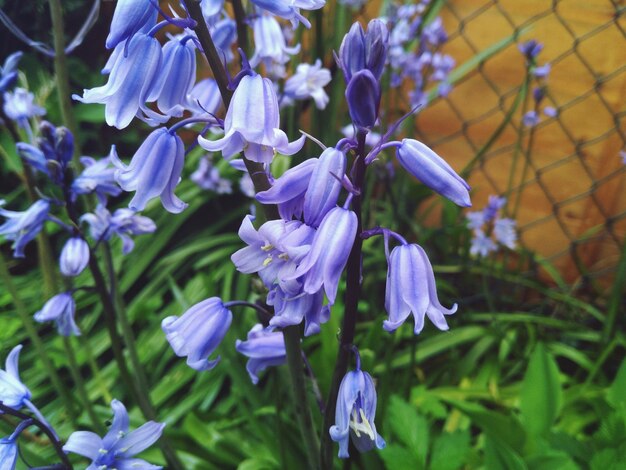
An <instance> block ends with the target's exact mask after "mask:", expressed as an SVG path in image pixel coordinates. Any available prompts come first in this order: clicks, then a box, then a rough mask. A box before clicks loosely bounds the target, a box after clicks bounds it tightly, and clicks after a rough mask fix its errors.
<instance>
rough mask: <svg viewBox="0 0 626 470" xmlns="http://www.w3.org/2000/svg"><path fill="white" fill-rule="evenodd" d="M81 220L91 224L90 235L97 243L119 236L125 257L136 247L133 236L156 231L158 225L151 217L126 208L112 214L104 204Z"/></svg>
mask: <svg viewBox="0 0 626 470" xmlns="http://www.w3.org/2000/svg"><path fill="white" fill-rule="evenodd" d="M80 220H81V222H83V221H84V222H87V223H88V224H89V234H90V235H91V238H93V239H94V240H95V241H96V242H98V241H108V240H110V239H111V237H113V235H117V236H118V237H119V238H120V239H121V240H122V253H123V254H125V255H127V254H128V253H130V252H131V251H132V250H133V248H134V246H135V242H134V241H133V239H132V238H130V236H131V235H133V236H134V235H142V234H146V233H152V232H154V231H155V230H156V224H155V223H154V221H153V220H152V219H150V218H149V217H145V216H143V215H139V214H137V213H135V211H133V210H131V209H124V208H122V209H117V210H116V211H115V212H114V213H113V214H111V213H110V212H109V211H108V210H107V208H106V207H104V206H103V205H102V204H99V205H98V206H97V207H96V210H95V211H94V212H93V213H87V214H85V215H83V216H82V217H81V218H80Z"/></svg>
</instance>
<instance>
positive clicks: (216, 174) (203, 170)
mask: <svg viewBox="0 0 626 470" xmlns="http://www.w3.org/2000/svg"><path fill="white" fill-rule="evenodd" d="M190 179H191V181H193V182H194V183H196V184H197V185H198V186H200V187H201V188H202V189H206V190H207V191H214V192H216V193H217V194H230V193H232V192H233V184H232V182H231V181H230V180H228V179H225V178H222V176H221V175H220V170H219V169H218V168H217V167H216V166H214V165H213V162H212V161H211V160H210V159H209V158H208V157H205V158H201V159H200V163H199V164H198V169H197V170H196V171H194V172H193V173H192V174H191V177H190Z"/></svg>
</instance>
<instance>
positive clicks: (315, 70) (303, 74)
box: [284, 59, 331, 109]
mask: <svg viewBox="0 0 626 470" xmlns="http://www.w3.org/2000/svg"><path fill="white" fill-rule="evenodd" d="M330 80H331V75H330V70H328V69H326V68H323V67H322V61H321V60H320V59H317V60H316V61H315V64H313V65H310V64H304V63H302V64H298V67H296V73H295V74H294V75H292V76H291V77H289V78H288V79H287V81H286V82H285V90H284V92H285V96H287V97H289V98H292V99H295V100H307V99H309V98H313V101H315V106H316V107H317V109H325V108H326V105H327V104H328V100H329V98H328V95H327V94H326V92H325V91H324V87H325V86H326V85H328V84H329V83H330Z"/></svg>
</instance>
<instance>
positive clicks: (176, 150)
mask: <svg viewBox="0 0 626 470" xmlns="http://www.w3.org/2000/svg"><path fill="white" fill-rule="evenodd" d="M110 157H111V161H112V162H113V165H115V167H116V168H117V171H116V172H115V179H116V180H117V182H118V184H119V185H120V186H121V187H122V189H123V190H124V191H135V196H134V197H133V198H132V200H131V201H130V203H129V204H128V207H130V208H131V209H132V210H135V211H140V210H143V209H144V208H145V207H146V203H147V202H148V201H149V200H150V199H152V198H155V197H157V196H160V198H161V203H162V204H163V207H164V208H165V210H167V211H168V212H171V213H173V214H177V213H179V212H181V211H183V210H184V209H185V208H186V207H187V204H185V203H184V202H183V201H181V200H180V199H178V197H176V196H175V195H174V188H176V185H178V182H179V180H180V174H181V172H182V169H183V165H184V163H185V145H184V144H183V141H182V140H181V139H180V137H178V135H176V133H170V132H169V131H168V130H167V129H165V128H159V129H156V130H155V131H152V133H151V134H150V135H149V136H148V137H147V138H146V140H145V141H144V142H143V143H142V144H141V146H140V147H139V148H138V149H137V152H135V155H133V158H132V160H131V162H130V164H129V165H128V166H126V165H124V164H123V163H122V162H121V160H120V159H119V158H118V156H117V152H116V151H115V147H114V148H112V149H111V154H110Z"/></svg>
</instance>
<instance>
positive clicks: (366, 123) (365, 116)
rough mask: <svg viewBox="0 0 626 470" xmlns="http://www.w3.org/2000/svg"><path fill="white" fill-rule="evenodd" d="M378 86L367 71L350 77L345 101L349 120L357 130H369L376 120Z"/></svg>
mask: <svg viewBox="0 0 626 470" xmlns="http://www.w3.org/2000/svg"><path fill="white" fill-rule="evenodd" d="M380 97H381V91H380V84H379V83H378V80H376V77H374V75H373V74H372V72H370V71H369V70H367V69H364V70H360V71H358V72H356V73H355V74H354V75H352V78H351V79H350V82H348V87H347V88H346V101H347V102H348V111H349V112H350V118H352V122H353V123H354V125H355V126H356V128H357V129H370V128H372V127H374V124H376V120H377V119H378V109H379V108H380Z"/></svg>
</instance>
